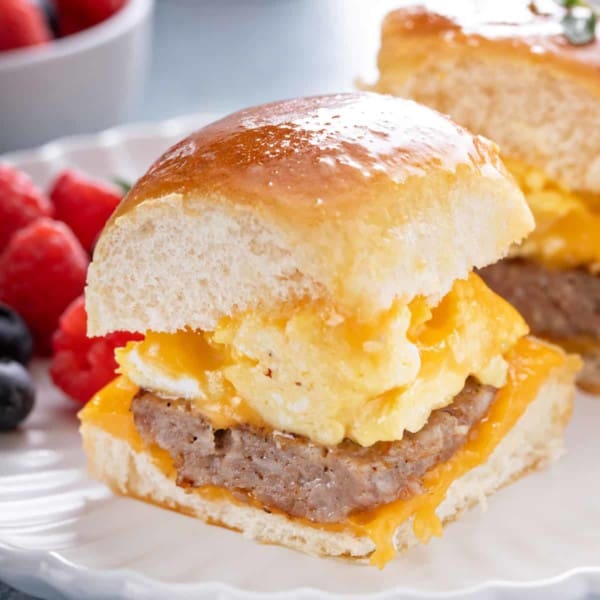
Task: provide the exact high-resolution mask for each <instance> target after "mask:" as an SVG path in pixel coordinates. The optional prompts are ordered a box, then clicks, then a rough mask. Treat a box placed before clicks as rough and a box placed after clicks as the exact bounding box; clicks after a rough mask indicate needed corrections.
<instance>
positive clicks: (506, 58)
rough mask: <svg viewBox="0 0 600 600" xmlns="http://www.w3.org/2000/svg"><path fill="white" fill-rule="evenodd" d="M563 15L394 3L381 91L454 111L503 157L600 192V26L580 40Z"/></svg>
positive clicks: (471, 1)
mask: <svg viewBox="0 0 600 600" xmlns="http://www.w3.org/2000/svg"><path fill="white" fill-rule="evenodd" d="M579 10H581V9H579ZM584 10H585V9H584ZM564 16H565V9H564V8H562V7H561V6H559V5H558V4H557V3H556V2H554V0H536V1H535V2H529V1H528V0H502V1H496V0H453V1H452V2H448V1H445V0H444V1H442V0H438V1H436V0H429V1H427V2H425V3H418V4H416V5H414V6H407V7H404V8H402V9H399V10H396V11H394V12H392V13H391V14H389V15H388V16H387V17H386V19H385V21H384V24H383V30H382V41H381V50H380V53H379V60H378V65H379V71H380V79H379V82H378V83H377V85H376V86H375V89H377V91H380V92H383V93H391V94H394V95H399V96H405V97H410V98H413V99H415V100H417V101H418V102H422V103H424V104H426V105H428V106H431V107H432V108H435V109H437V110H440V111H442V112H444V113H446V114H449V115H450V116H451V117H452V118H453V119H455V120H456V121H457V122H458V123H460V124H461V125H463V126H465V127H467V128H469V129H470V130H471V131H473V132H475V133H479V134H482V135H485V136H487V137H489V138H491V139H492V140H494V141H495V142H496V143H498V144H499V145H500V147H501V149H502V152H503V155H505V156H509V157H510V158H516V159H518V160H522V161H525V162H527V163H530V164H531V165H532V166H534V167H538V168H541V169H543V170H545V171H546V172H547V173H548V174H549V175H551V176H552V177H553V178H554V179H557V180H558V181H560V182H561V183H562V184H563V185H565V186H566V187H569V188H571V189H574V190H577V191H581V192H584V193H586V194H592V195H600V111H599V110H598V105H599V103H600V28H599V27H597V33H596V39H595V40H593V41H592V42H590V43H588V44H585V45H581V46H576V45H573V44H572V43H570V42H569V41H568V39H567V38H566V37H565V35H564V25H563V24H562V23H561V20H562V19H563V17H564Z"/></svg>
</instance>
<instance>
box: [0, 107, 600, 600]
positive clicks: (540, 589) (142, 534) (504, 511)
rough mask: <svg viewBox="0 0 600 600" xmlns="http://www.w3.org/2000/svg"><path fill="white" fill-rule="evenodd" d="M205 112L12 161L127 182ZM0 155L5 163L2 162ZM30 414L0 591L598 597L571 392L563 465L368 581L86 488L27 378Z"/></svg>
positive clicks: (7, 472) (7, 486) (52, 396)
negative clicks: (33, 404)
mask: <svg viewBox="0 0 600 600" xmlns="http://www.w3.org/2000/svg"><path fill="white" fill-rule="evenodd" d="M207 119H208V117H207V116H204V117H202V116H200V117H193V118H190V119H185V120H178V121H170V122H166V123H163V124H160V125H154V126H143V127H134V128H124V129H121V130H113V131H109V132H105V133H103V134H101V135H99V136H95V137H88V138H79V139H72V140H66V141H64V142H57V143H53V144H51V145H49V146H45V147H44V148H42V149H40V150H37V151H34V152H28V153H20V154H17V155H12V156H11V157H8V158H10V159H11V160H12V161H13V162H15V163H16V164H17V165H18V166H20V167H22V168H24V169H25V170H26V171H27V172H29V173H30V174H31V175H32V176H33V178H34V179H35V180H36V181H37V182H38V183H39V184H40V185H46V184H47V183H48V181H49V180H50V179H51V177H52V174H53V173H55V172H56V171H57V170H58V169H60V168H62V167H65V166H75V167H79V168H81V169H83V170H84V171H86V172H88V173H90V174H91V175H95V176H98V177H103V178H107V179H110V178H112V177H114V176H115V175H118V176H120V177H124V178H126V179H127V178H130V179H133V178H135V177H136V176H138V175H140V174H141V173H142V172H143V171H144V170H145V169H146V168H147V167H148V165H149V164H150V162H151V161H152V160H153V159H154V158H155V157H156V156H158V154H159V153H160V152H161V151H162V150H163V149H164V148H165V147H166V146H168V145H169V144H171V143H172V142H173V141H174V140H176V139H177V138H179V137H182V136H183V134H184V133H185V132H186V131H188V130H190V129H191V128H192V127H193V126H196V125H198V124H200V123H202V122H205V121H206V120H207ZM4 158H5V159H6V158H7V157H4ZM34 370H35V374H36V377H37V380H38V382H39V387H40V391H39V395H38V405H37V408H36V410H35V412H34V414H33V415H32V417H31V418H30V419H29V420H28V421H27V423H26V426H25V427H24V428H23V430H22V431H20V432H16V433H11V434H7V435H0V579H3V580H5V581H7V582H8V583H9V584H11V585H13V586H15V587H17V588H20V589H22V590H24V591H27V592H29V593H32V594H35V595H39V596H43V597H52V598H54V597H60V595H61V594H62V595H64V596H67V597H69V598H77V599H83V598H107V597H110V598H144V599H147V598H169V599H178V598H195V599H205V598H206V599H208V598H215V597H218V598H244V599H249V598H257V597H259V596H260V597H263V596H268V597H269V598H319V599H322V598H331V597H334V596H337V595H349V594H355V595H358V596H360V597H369V598H377V599H383V598H385V599H387V598H399V597H402V598H404V597H415V596H416V597H419V598H440V597H444V598H447V597H461V598H463V597H467V596H468V597H470V598H478V599H488V598H494V599H496V598H505V597H506V598H507V597H510V598H544V599H547V598H561V599H562V598H582V597H584V596H585V595H586V594H588V593H590V592H600V478H599V469H598V457H599V456H600V435H598V427H599V425H600V399H598V400H594V399H592V398H589V397H586V396H583V395H580V396H579V397H578V398H577V404H576V409H575V414H574V417H573V421H572V423H571V425H570V427H569V430H568V435H567V446H568V453H567V455H566V456H565V457H563V458H562V459H561V460H560V461H559V462H558V463H557V464H556V465H555V466H554V467H553V468H552V469H550V470H547V471H545V472H543V473H536V474H534V475H532V476H530V477H527V478H525V479H523V480H522V481H519V482H518V483H516V484H514V485H512V486H510V487H509V488H507V489H505V490H503V491H501V492H499V493H498V494H497V495H496V496H494V497H493V498H491V499H490V501H489V507H488V510H487V512H485V513H484V512H483V511H482V510H480V509H477V510H473V511H471V512H470V513H468V514H467V515H466V516H465V517H464V518H463V519H462V520H461V521H460V522H458V523H456V524H454V525H452V526H450V527H449V528H448V530H447V531H446V533H445V535H444V537H443V538H442V539H441V540H437V539H436V540H434V541H432V542H431V543H430V544H429V545H428V546H425V547H421V548H418V549H416V550H413V551H412V552H411V553H409V554H407V555H404V556H401V557H400V558H399V559H397V560H396V561H395V562H393V563H391V564H389V565H388V567H387V568H386V569H385V570H384V571H382V572H380V571H377V570H376V569H371V568H368V567H359V566H353V565H348V564H345V563H342V562H337V561H333V560H323V559H314V558H310V557H307V556H304V555H302V554H298V553H295V552H292V551H289V550H285V549H282V548H277V547H272V546H261V545H257V544H255V543H254V542H251V541H248V540H245V539H244V538H243V537H242V536H240V535H238V534H235V533H232V532H230V531H227V530H225V529H220V528H217V527H209V526H207V525H204V524H203V523H200V522H198V521H196V520H194V519H191V518H188V517H184V516H181V515H178V514H175V513H171V512H168V511H165V510H161V509H158V508H154V507H152V506H148V505H145V504H142V503H140V502H136V501H134V500H128V499H123V498H117V497H115V496H113V495H111V494H110V493H109V492H108V491H107V490H106V489H105V488H104V487H103V486H101V485H99V484H97V483H95V482H93V481H91V480H90V479H89V478H88V477H87V475H86V473H85V469H84V457H83V454H82V451H81V448H80V442H79V436H78V434H77V422H76V419H75V416H74V409H73V405H72V404H71V403H70V402H69V401H67V400H66V399H64V398H63V397H61V395H60V394H59V393H58V392H57V391H56V390H54V389H53V388H52V386H51V385H50V384H49V383H48V380H47V376H46V372H45V365H44V364H41V363H40V364H37V365H35V366H34Z"/></svg>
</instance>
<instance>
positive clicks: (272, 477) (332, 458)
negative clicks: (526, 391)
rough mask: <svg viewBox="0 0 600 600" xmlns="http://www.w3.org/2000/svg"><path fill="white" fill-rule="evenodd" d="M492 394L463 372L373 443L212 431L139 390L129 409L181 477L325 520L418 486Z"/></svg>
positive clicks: (182, 481)
mask: <svg viewBox="0 0 600 600" xmlns="http://www.w3.org/2000/svg"><path fill="white" fill-rule="evenodd" d="M495 393H496V390H495V389H494V388H492V387H489V386H483V385H480V384H478V383H477V382H476V381H475V380H472V379H470V380H469V381H467V383H466V385H465V387H464V389H463V390H462V391H461V393H460V394H458V395H457V396H456V397H455V398H454V401H453V402H452V404H451V405H449V406H447V407H445V408H441V409H438V410H436V411H434V412H433V413H432V414H431V416H430V417H429V420H428V422H427V424H426V425H425V426H424V427H423V428H422V429H421V430H420V431H419V432H417V433H407V434H405V436H404V438H403V439H402V440H399V441H396V442H378V443H376V444H374V445H373V446H370V447H362V446H360V445H358V444H356V443H355V442H352V441H350V440H345V441H343V442H342V443H341V444H338V445H337V446H333V447H327V446H321V445H317V444H314V443H312V442H311V441H310V440H308V439H307V438H305V437H302V436H298V435H291V434H287V433H280V432H277V431H273V430H270V429H261V428H258V427H252V426H249V425H240V426H236V427H232V428H230V429H214V428H213V427H212V426H211V425H210V423H209V422H208V421H207V420H206V419H204V418H203V417H202V416H201V415H200V414H199V413H197V412H195V411H194V410H193V408H192V406H191V403H190V402H187V401H185V400H167V399H164V398H161V397H159V396H157V395H155V394H153V393H150V392H146V391H141V392H140V393H139V394H138V395H137V396H136V398H135V399H134V400H133V403H132V407H131V410H132V411H133V416H134V420H135V426H136V428H137V430H138V431H139V433H140V435H141V436H142V438H143V440H144V441H145V442H146V443H149V444H158V446H160V447H161V448H163V449H164V450H167V451H168V452H169V454H170V455H171V457H172V459H173V461H174V464H175V467H176V469H177V483H178V484H179V485H181V486H184V487H199V486H203V485H216V486H220V487H224V488H226V489H228V490H230V491H231V492H232V493H234V495H235V494H238V495H244V496H247V495H250V496H251V497H253V498H255V499H256V500H258V501H259V502H260V503H261V505H262V506H264V507H267V508H273V509H277V510H280V511H283V512H284V513H286V514H288V515H292V516H295V517H303V518H305V519H309V520H311V521H315V522H320V523H331V522H340V521H343V520H344V519H345V518H346V517H347V516H348V515H349V514H351V513H353V512H356V511H361V510H366V509H369V508H374V507H376V506H379V505H381V504H385V503H388V502H391V501H393V500H397V499H399V498H409V497H410V496H412V495H413V494H416V493H419V491H420V480H421V477H422V476H423V474H424V473H425V472H426V471H427V470H428V469H430V468H431V467H433V466H434V465H436V464H438V463H439V462H442V461H446V460H448V459H449V458H450V457H451V456H452V455H453V454H454V452H455V451H456V449H457V448H459V447H460V446H462V445H463V444H464V442H465V440H466V438H467V435H468V433H469V430H470V429H471V427H472V426H473V425H474V424H475V423H477V422H478V421H479V420H480V419H481V418H482V417H483V416H484V415H485V414H486V412H487V410H488V407H489V405H490V403H491V401H492V400H493V398H494V396H495Z"/></svg>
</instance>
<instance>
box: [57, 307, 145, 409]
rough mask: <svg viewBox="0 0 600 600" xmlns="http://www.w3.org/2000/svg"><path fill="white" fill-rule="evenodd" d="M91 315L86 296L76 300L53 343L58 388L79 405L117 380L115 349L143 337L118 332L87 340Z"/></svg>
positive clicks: (64, 316)
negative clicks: (87, 310) (85, 300)
mask: <svg viewBox="0 0 600 600" xmlns="http://www.w3.org/2000/svg"><path fill="white" fill-rule="evenodd" d="M86 326H87V315H86V312H85V303H84V299H83V296H80V297H79V298H76V299H75V300H74V301H73V302H72V303H71V304H70V305H69V306H68V307H67V309H66V310H65V312H64V313H63V315H62V317H61V318H60V325H59V329H58V330H57V331H56V333H55V334H54V338H53V340H52V342H53V347H54V355H53V357H52V362H51V364H50V373H51V375H52V379H53V381H54V383H55V384H56V386H57V387H59V388H60V389H61V390H63V392H65V393H66V394H67V395H68V396H70V397H71V398H73V399H74V400H76V401H77V402H81V403H85V402H87V401H88V400H89V399H90V398H91V397H92V396H93V395H94V394H95V393H96V392H97V391H98V390H100V389H102V388H103V387H104V386H105V385H106V384H107V383H109V382H110V381H112V380H113V379H114V377H115V369H116V368H117V362H116V360H115V356H114V350H115V348H118V347H119V346H124V345H125V344H126V343H127V342H128V341H130V340H140V339H142V337H143V336H141V335H138V334H133V333H124V332H117V333H111V334H109V335H107V336H104V337H94V338H88V337H86Z"/></svg>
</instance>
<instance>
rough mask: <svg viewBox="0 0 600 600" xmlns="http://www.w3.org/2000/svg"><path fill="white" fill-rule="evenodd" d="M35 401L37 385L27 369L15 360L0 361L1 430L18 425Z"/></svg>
mask: <svg viewBox="0 0 600 600" xmlns="http://www.w3.org/2000/svg"><path fill="white" fill-rule="evenodd" d="M34 401H35V387H34V385H33V381H32V380H31V376H30V375H29V372H28V371H27V369H26V368H25V367H24V366H23V365H22V364H21V363H18V362H16V361H14V360H10V361H0V431H9V430H10V429H14V428H15V427H17V425H19V423H21V422H22V421H23V420H24V419H25V418H26V417H27V415H28V414H29V413H30V412H31V409H32V408H33V403H34Z"/></svg>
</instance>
